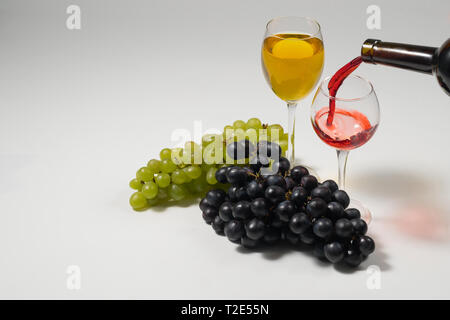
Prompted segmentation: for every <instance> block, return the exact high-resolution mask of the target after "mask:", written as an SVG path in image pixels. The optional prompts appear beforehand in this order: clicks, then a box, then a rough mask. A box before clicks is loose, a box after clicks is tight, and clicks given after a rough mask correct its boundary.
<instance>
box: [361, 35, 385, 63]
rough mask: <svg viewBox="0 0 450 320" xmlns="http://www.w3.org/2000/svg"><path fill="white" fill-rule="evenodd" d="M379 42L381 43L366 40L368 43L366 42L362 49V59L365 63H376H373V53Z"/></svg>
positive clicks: (376, 40) (375, 40) (374, 40)
mask: <svg viewBox="0 0 450 320" xmlns="http://www.w3.org/2000/svg"><path fill="white" fill-rule="evenodd" d="M379 42H381V40H378V39H366V41H364V43H363V45H362V47H361V58H362V59H363V61H364V62H368V63H375V62H374V61H373V53H374V48H375V46H376V45H377V43H379Z"/></svg>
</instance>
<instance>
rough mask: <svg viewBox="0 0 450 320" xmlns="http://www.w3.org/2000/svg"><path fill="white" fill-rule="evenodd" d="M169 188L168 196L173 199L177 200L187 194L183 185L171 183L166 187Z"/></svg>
mask: <svg viewBox="0 0 450 320" xmlns="http://www.w3.org/2000/svg"><path fill="white" fill-rule="evenodd" d="M168 189H169V190H168V191H169V196H170V197H171V198H172V199H173V200H175V201H179V200H182V199H184V198H185V197H186V196H187V190H186V188H184V186H180V185H178V184H171V185H170V187H169V188H168Z"/></svg>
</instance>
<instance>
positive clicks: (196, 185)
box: [191, 176, 208, 193]
mask: <svg viewBox="0 0 450 320" xmlns="http://www.w3.org/2000/svg"><path fill="white" fill-rule="evenodd" d="M191 187H192V190H193V192H194V193H204V192H205V190H206V188H207V187H208V183H207V182H206V180H205V177H204V176H202V177H200V178H197V179H195V180H192V183H191Z"/></svg>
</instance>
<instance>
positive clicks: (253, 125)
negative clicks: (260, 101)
mask: <svg viewBox="0 0 450 320" xmlns="http://www.w3.org/2000/svg"><path fill="white" fill-rule="evenodd" d="M261 128H262V123H261V120H259V119H258V118H251V119H248V121H247V129H255V130H259V129H261Z"/></svg>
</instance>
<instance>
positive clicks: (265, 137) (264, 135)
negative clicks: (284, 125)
mask: <svg viewBox="0 0 450 320" xmlns="http://www.w3.org/2000/svg"><path fill="white" fill-rule="evenodd" d="M269 140H270V139H269V132H268V131H267V129H261V130H259V132H258V141H269Z"/></svg>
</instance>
